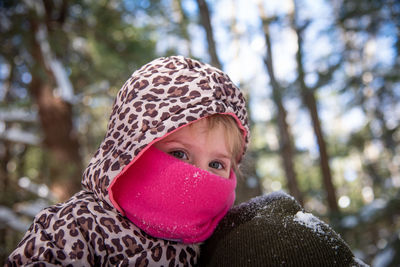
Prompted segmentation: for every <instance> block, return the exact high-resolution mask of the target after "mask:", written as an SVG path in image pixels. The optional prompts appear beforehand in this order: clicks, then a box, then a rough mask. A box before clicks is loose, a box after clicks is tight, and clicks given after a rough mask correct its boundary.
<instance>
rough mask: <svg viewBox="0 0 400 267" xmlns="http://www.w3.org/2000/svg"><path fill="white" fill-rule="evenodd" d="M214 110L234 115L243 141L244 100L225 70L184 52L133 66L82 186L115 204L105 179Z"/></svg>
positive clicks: (247, 130)
mask: <svg viewBox="0 0 400 267" xmlns="http://www.w3.org/2000/svg"><path fill="white" fill-rule="evenodd" d="M216 113H228V114H231V115H232V116H234V117H235V118H236V120H237V121H238V125H239V127H240V128H241V129H242V130H243V134H244V137H245V140H246V141H245V144H246V146H247V142H248V138H249V128H248V122H247V112H246V106H245V100H244V97H243V95H242V93H241V92H240V90H239V89H238V88H237V87H236V86H235V85H234V84H233V83H232V81H231V80H230V78H229V77H228V76H227V75H226V74H225V73H223V72H221V71H220V70H218V69H216V68H214V67H212V66H210V65H208V64H204V63H201V62H199V61H197V60H193V59H189V58H184V57H182V56H171V57H165V58H158V59H156V60H153V61H152V62H150V63H148V64H147V65H145V66H143V67H142V68H140V69H139V70H137V71H135V72H134V73H133V74H132V76H131V77H130V78H129V79H128V80H127V81H126V82H125V84H124V85H123V86H122V88H121V90H120V91H119V93H118V95H117V97H116V100H115V102H114V105H113V108H112V113H111V116H110V119H109V124H108V130H107V134H106V137H105V139H104V141H103V142H102V144H101V145H100V148H99V149H98V150H97V152H96V153H95V156H94V157H93V159H92V160H91V161H90V163H89V166H88V167H87V169H86V171H85V173H84V176H83V181H82V184H83V186H84V188H85V189H86V190H90V191H92V192H94V193H95V194H96V195H97V197H98V198H99V199H101V200H104V201H105V202H107V203H108V204H109V205H110V206H113V205H112V203H111V201H110V198H109V195H108V191H107V189H108V187H109V185H110V184H111V182H112V180H113V179H114V178H115V177H116V176H117V175H118V174H119V173H120V172H121V171H123V170H126V169H127V168H129V166H130V165H131V164H132V163H133V162H134V161H135V158H136V157H139V156H140V155H141V153H143V152H144V150H145V149H146V148H147V147H149V145H151V144H152V143H154V142H155V141H156V140H157V139H159V138H162V137H164V136H165V135H166V134H167V133H170V132H171V131H173V130H175V129H177V128H179V127H182V126H184V125H186V124H188V123H191V122H193V121H196V120H198V119H200V118H203V117H206V116H209V115H212V114H216ZM244 150H245V148H244V149H243V153H244V152H245V151H244Z"/></svg>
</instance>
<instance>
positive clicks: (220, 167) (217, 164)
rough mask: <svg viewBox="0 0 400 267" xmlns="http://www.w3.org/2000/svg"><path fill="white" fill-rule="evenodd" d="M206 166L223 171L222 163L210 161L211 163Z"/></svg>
mask: <svg viewBox="0 0 400 267" xmlns="http://www.w3.org/2000/svg"><path fill="white" fill-rule="evenodd" d="M208 166H209V167H210V168H213V169H217V170H222V169H224V165H223V164H222V163H220V162H218V161H212V162H210V163H209V164H208Z"/></svg>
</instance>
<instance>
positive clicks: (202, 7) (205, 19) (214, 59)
mask: <svg viewBox="0 0 400 267" xmlns="http://www.w3.org/2000/svg"><path fill="white" fill-rule="evenodd" d="M197 5H198V7H199V12H200V21H201V24H202V25H203V27H204V30H205V31H206V35H207V44H208V53H209V54H210V57H211V65H213V66H215V67H217V68H219V69H222V65H221V62H220V61H219V59H218V54H217V49H216V45H215V40H214V35H213V28H212V26H211V18H210V11H209V8H208V5H207V2H206V1H205V0H197Z"/></svg>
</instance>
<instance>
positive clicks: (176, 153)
mask: <svg viewBox="0 0 400 267" xmlns="http://www.w3.org/2000/svg"><path fill="white" fill-rule="evenodd" d="M169 154H170V155H171V156H173V157H175V158H177V159H184V160H187V159H188V156H187V155H186V153H185V152H184V151H182V150H174V151H171V152H169Z"/></svg>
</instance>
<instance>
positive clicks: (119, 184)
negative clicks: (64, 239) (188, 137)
mask: <svg viewBox="0 0 400 267" xmlns="http://www.w3.org/2000/svg"><path fill="white" fill-rule="evenodd" d="M235 187H236V176H235V174H234V172H233V171H231V174H230V177H229V179H226V178H223V177H221V176H218V175H215V174H212V173H210V172H207V171H205V170H202V169H199V168H197V167H195V166H193V165H190V164H188V163H185V162H183V161H181V160H179V159H177V158H175V157H173V156H171V155H169V154H167V153H164V152H162V151H160V150H158V149H156V148H154V147H150V148H149V149H148V150H147V151H146V152H145V153H144V154H143V155H142V156H140V158H139V159H138V160H137V161H136V162H135V163H134V164H133V165H132V166H130V167H129V169H128V170H127V171H126V172H124V173H123V174H122V175H121V176H120V177H118V179H117V180H116V181H115V183H113V184H112V185H111V187H110V193H111V199H112V200H113V202H114V205H115V204H117V205H115V206H116V207H117V208H118V209H119V210H120V211H121V212H122V213H123V214H124V215H125V216H126V217H127V218H128V219H129V220H130V221H132V222H133V223H134V224H135V225H137V226H138V227H139V228H141V229H142V230H143V231H145V232H146V233H148V234H149V235H151V236H154V237H157V238H163V239H167V240H174V241H179V242H183V243H198V242H202V241H204V240H205V239H207V238H208V237H209V236H210V235H211V234H212V233H213V231H214V230H215V227H216V226H217V224H218V222H219V221H220V220H221V219H222V218H223V217H224V216H225V214H226V213H227V211H228V210H229V209H230V208H231V207H232V205H233V202H234V200H235ZM115 202H116V203H115ZM118 206H119V207H118Z"/></svg>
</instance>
